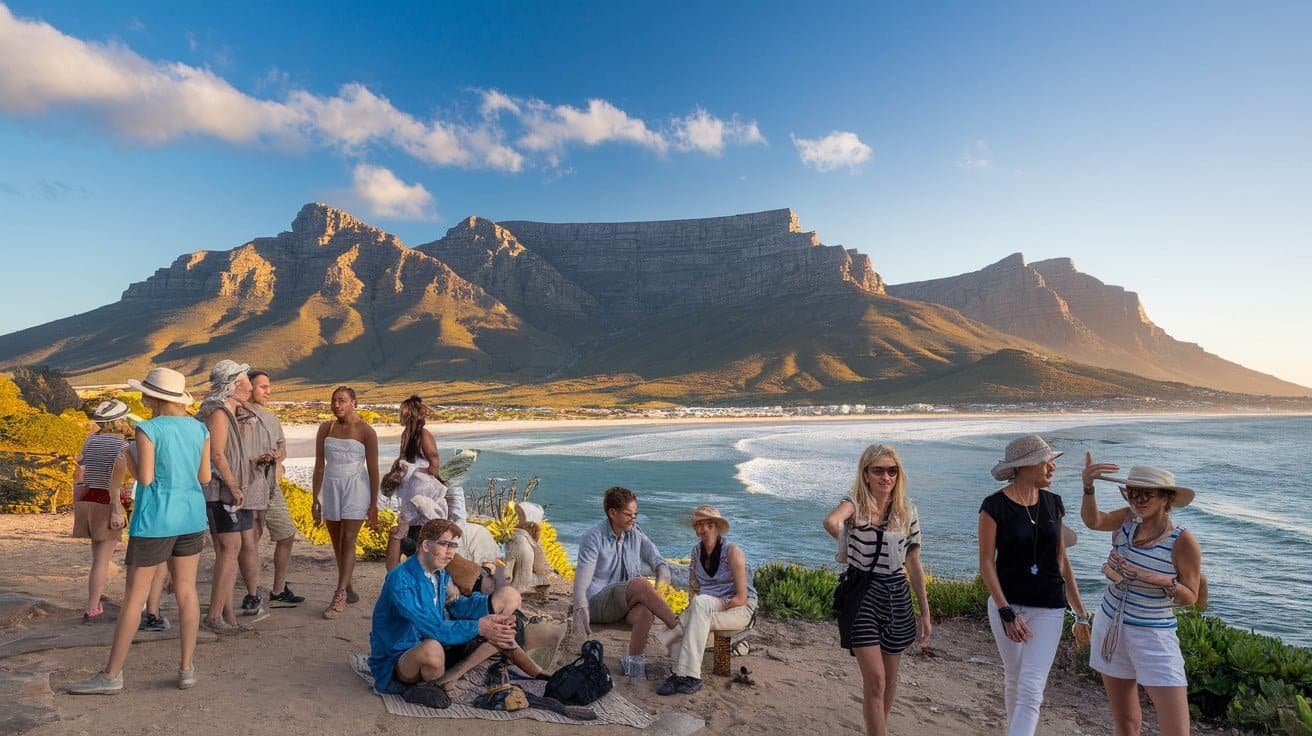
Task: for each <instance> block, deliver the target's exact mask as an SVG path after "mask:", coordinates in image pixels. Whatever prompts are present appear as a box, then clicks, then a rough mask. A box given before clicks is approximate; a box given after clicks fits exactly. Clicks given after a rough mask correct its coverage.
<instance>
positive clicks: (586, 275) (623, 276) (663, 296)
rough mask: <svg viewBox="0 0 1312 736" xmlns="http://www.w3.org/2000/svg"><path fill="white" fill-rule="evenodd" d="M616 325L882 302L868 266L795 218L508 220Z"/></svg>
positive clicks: (777, 214) (772, 214)
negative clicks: (779, 303) (809, 303)
mask: <svg viewBox="0 0 1312 736" xmlns="http://www.w3.org/2000/svg"><path fill="white" fill-rule="evenodd" d="M501 225H502V226H503V227H504V228H505V229H507V230H509V231H510V232H512V233H514V234H515V236H516V237H517V238H518V239H519V242H520V243H522V244H523V245H524V246H525V247H526V248H528V249H529V250H531V251H532V252H534V253H536V254H537V255H538V256H540V257H541V258H542V259H543V260H545V261H546V262H548V263H550V264H551V265H552V266H553V267H554V268H555V269H556V270H557V271H559V272H560V273H561V274H563V275H564V276H565V277H566V278H568V279H569V280H570V281H572V282H573V283H575V284H577V285H578V286H579V287H580V288H582V289H583V290H584V291H586V292H588V293H589V294H591V295H592V296H593V297H594V298H595V299H596V301H597V303H598V304H599V305H601V308H602V311H603V314H604V315H605V317H606V319H607V320H608V321H610V322H613V323H623V322H626V321H629V320H632V319H637V318H641V317H645V316H650V315H651V314H652V313H655V312H695V311H699V310H702V309H707V308H716V307H724V306H728V305H739V304H750V303H753V302H761V301H765V300H770V299H778V298H781V297H790V296H798V295H806V294H815V293H821V292H824V291H826V290H831V289H856V290H859V291H862V292H864V293H868V294H881V293H883V290H884V283H883V280H882V279H881V278H880V276H879V274H878V273H876V272H875V270H874V268H873V267H872V265H871V263H870V259H869V258H868V257H866V256H864V255H861V254H859V253H856V252H855V251H849V250H846V249H844V248H842V247H838V246H826V245H823V244H822V243H821V242H820V239H819V237H818V236H817V235H816V234H815V233H814V232H803V231H802V229H801V226H800V225H799V223H798V219H797V215H795V214H794V213H793V212H792V210H770V211H767V212H756V213H752V214H745V215H734V216H731V217H710V218H705V219H696V220H667V221H660V222H610V223H564V224H556V223H545V222H528V221H519V220H515V221H505V222H502V223H501Z"/></svg>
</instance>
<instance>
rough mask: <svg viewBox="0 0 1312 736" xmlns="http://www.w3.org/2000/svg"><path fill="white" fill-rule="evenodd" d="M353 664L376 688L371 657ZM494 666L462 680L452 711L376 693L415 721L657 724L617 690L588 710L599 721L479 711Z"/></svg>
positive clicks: (538, 687)
mask: <svg viewBox="0 0 1312 736" xmlns="http://www.w3.org/2000/svg"><path fill="white" fill-rule="evenodd" d="M350 664H351V669H352V670H354V671H355V673H356V674H357V675H359V676H360V678H361V679H362V680H364V681H365V682H367V683H369V687H370V688H372V687H373V685H374V678H373V676H372V675H370V674H369V655H367V654H363V653H358V652H357V653H355V654H352V655H350ZM490 666H491V663H490V662H484V663H482V664H480V665H478V666H477V667H475V668H474V669H472V670H470V671H469V673H468V674H466V675H465V676H464V677H462V678H460V680H459V681H458V682H456V685H455V688H454V689H453V690H452V692H451V706H450V707H448V708H442V709H439V708H428V707H426V706H422V705H416V704H414V703H407V702H405V701H404V700H402V699H401V696H400V695H396V694H394V693H379V692H378V691H377V690H375V691H374V692H375V693H377V694H378V695H379V696H381V697H382V699H383V705H384V706H385V707H386V708H387V712H388V713H391V714H392V715H394V716H410V717H412V718H478V719H481V720H484V721H516V720H519V719H521V718H532V719H533V720H535V721H544V722H546V723H569V724H574V725H579V726H591V725H602V724H609V725H620V726H632V727H633V728H646V727H648V726H650V725H651V724H652V723H654V722H655V721H656V716H655V715H653V714H651V713H648V712H647V711H645V710H643V709H642V708H640V707H639V706H638V705H636V704H634V703H633V702H632V701H630V700H629V699H627V698H625V697H624V696H623V695H620V694H619V693H618V692H616V691H614V690H611V691H610V692H609V693H606V695H605V696H604V697H602V698H601V700H598V701H597V702H595V703H592V704H590V705H589V706H588V707H589V708H592V709H593V710H594V711H595V712H596V713H597V720H595V721H578V720H575V719H573V718H568V717H566V716H563V715H561V714H559V713H556V712H554V711H549V710H543V709H542V708H524V709H523V710H517V711H504V710H486V709H484V708H475V707H474V706H472V705H469V703H471V702H473V700H474V698H476V697H478V696H479V695H482V694H483V692H484V691H485V690H486V689H487V688H486V687H484V686H482V685H480V684H479V683H481V682H483V681H484V678H486V677H487V670H488V667H490ZM514 684H516V685H518V686H519V687H521V688H523V689H524V691H525V692H529V693H533V694H535V695H542V692H543V690H544V689H545V688H546V686H547V683H545V682H543V681H542V680H514Z"/></svg>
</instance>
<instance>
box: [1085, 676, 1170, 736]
mask: <svg viewBox="0 0 1312 736" xmlns="http://www.w3.org/2000/svg"><path fill="white" fill-rule="evenodd" d="M1102 684H1103V687H1104V688H1106V690H1107V702H1108V704H1109V705H1111V708H1112V724H1113V728H1114V729H1115V731H1114V732H1115V734H1116V736H1139V733H1140V731H1141V730H1142V728H1143V711H1142V710H1141V709H1140V708H1139V684H1138V683H1137V682H1136V681H1134V680H1126V679H1123V678H1120V677H1111V676H1109V675H1103V676H1102ZM1144 690H1146V691H1148V697H1149V698H1150V699H1151V700H1152V701H1153V707H1154V708H1156V709H1157V728H1158V730H1159V731H1160V732H1161V734H1162V736H1188V734H1189V701H1188V695H1187V692H1186V689H1185V688H1183V687H1144Z"/></svg>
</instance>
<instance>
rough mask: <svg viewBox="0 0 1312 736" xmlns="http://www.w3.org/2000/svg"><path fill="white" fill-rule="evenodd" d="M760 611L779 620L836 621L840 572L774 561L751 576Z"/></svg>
mask: <svg viewBox="0 0 1312 736" xmlns="http://www.w3.org/2000/svg"><path fill="white" fill-rule="evenodd" d="M752 583H753V584H754V585H755V586H756V597H757V600H758V602H759V603H760V606H761V611H762V612H763V613H765V614H767V615H770V616H775V617H778V618H805V619H811V620H812V621H823V620H825V619H829V618H833V615H834V611H833V607H834V588H835V587H837V586H838V573H836V572H834V571H832V570H829V569H826V568H819V569H817V568H814V567H803V566H802V565H797V564H784V563H780V562H772V563H770V564H768V565H764V566H762V567H759V568H757V570H756V573H755V574H754V575H753V576H752Z"/></svg>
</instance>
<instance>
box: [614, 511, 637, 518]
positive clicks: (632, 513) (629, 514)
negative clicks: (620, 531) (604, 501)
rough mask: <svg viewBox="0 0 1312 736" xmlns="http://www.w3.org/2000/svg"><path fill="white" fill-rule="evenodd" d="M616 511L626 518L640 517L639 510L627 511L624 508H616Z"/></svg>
mask: <svg viewBox="0 0 1312 736" xmlns="http://www.w3.org/2000/svg"><path fill="white" fill-rule="evenodd" d="M615 513H617V514H619V515H620V516H623V517H624V518H626V519H636V518H638V512H637V511H626V510H624V509H615Z"/></svg>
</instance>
